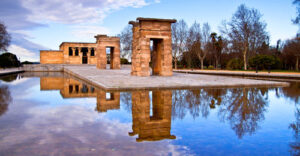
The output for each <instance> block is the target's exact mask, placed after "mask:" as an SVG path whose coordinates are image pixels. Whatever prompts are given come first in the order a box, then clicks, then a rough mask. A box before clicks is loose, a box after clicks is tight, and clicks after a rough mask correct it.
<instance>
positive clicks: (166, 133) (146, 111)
mask: <svg viewBox="0 0 300 156" xmlns="http://www.w3.org/2000/svg"><path fill="white" fill-rule="evenodd" d="M171 110H172V91H153V92H152V113H151V108H150V98H149V91H134V92H132V130H133V132H130V133H129V135H130V136H134V135H136V134H138V138H137V139H136V140H137V141H138V142H141V141H157V140H163V139H175V138H176V137H175V136H173V135H171V134H170V133H171V132H170V131H171V113H172V111H171Z"/></svg>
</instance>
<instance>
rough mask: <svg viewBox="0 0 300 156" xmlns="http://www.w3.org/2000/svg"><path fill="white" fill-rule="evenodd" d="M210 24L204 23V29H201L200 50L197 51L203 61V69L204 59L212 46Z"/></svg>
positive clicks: (202, 67)
mask: <svg viewBox="0 0 300 156" xmlns="http://www.w3.org/2000/svg"><path fill="white" fill-rule="evenodd" d="M210 34H211V31H210V26H209V24H208V23H204V24H203V26H202V31H201V38H200V46H199V48H200V49H198V51H197V52H196V54H197V56H198V58H199V60H200V62H201V69H204V66H203V62H204V59H205V57H206V55H207V53H208V52H209V50H210V49H211V46H210Z"/></svg>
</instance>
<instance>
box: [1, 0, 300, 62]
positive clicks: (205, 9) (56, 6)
mask: <svg viewBox="0 0 300 156" xmlns="http://www.w3.org/2000/svg"><path fill="white" fill-rule="evenodd" d="M292 2H293V0H50V1H49V0H1V1H0V21H2V22H3V23H4V24H5V25H6V27H7V30H8V32H9V33H10V34H11V36H12V42H11V44H10V47H9V48H8V51H9V52H11V53H14V54H16V55H17V57H18V58H20V59H21V61H25V60H28V61H39V50H48V49H52V50H58V48H59V45H60V43H61V42H68V41H69V42H95V41H96V40H95V38H94V36H95V35H96V34H108V35H111V36H115V35H117V34H119V33H120V32H121V31H122V30H123V28H124V27H126V25H127V24H128V21H130V20H135V19H136V18H137V17H151V18H167V19H169V18H170V19H177V20H180V19H184V20H185V21H186V22H187V23H188V25H189V26H190V25H192V24H193V23H194V22H195V21H197V22H199V23H201V24H203V23H205V22H208V23H209V25H210V26H211V28H212V31H214V32H219V26H220V25H221V23H222V21H224V20H226V21H230V19H231V17H232V15H233V14H234V13H235V12H236V10H237V8H238V6H239V5H241V4H245V5H246V6H247V7H249V8H255V9H258V10H259V12H260V13H261V14H262V15H263V16H262V20H263V21H265V22H266V23H267V32H268V33H269V35H270V37H271V38H270V43H271V44H273V45H274V44H276V41H277V40H278V39H281V40H286V39H289V38H292V37H294V36H296V33H297V31H298V26H296V25H293V24H292V22H291V20H292V19H293V18H295V17H296V6H294V5H293V4H292Z"/></svg>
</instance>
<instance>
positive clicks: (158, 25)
mask: <svg viewBox="0 0 300 156" xmlns="http://www.w3.org/2000/svg"><path fill="white" fill-rule="evenodd" d="M175 22H176V20H175V19H156V18H141V17H139V18H137V19H136V21H130V22H129V24H131V25H132V26H133V28H132V32H133V39H132V57H131V61H132V66H131V75H133V76H150V75H158V76H172V74H173V71H172V31H171V24H172V23H175ZM151 68H152V71H151V70H150V69H151Z"/></svg>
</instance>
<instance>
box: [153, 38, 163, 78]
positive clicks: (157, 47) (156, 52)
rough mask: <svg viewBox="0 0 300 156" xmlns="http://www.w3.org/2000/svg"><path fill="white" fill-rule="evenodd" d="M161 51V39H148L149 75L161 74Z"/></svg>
mask: <svg viewBox="0 0 300 156" xmlns="http://www.w3.org/2000/svg"><path fill="white" fill-rule="evenodd" d="M162 51H163V39H150V53H151V61H150V66H151V68H152V72H151V75H161V71H162V61H161V60H162V57H161V55H162Z"/></svg>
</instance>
